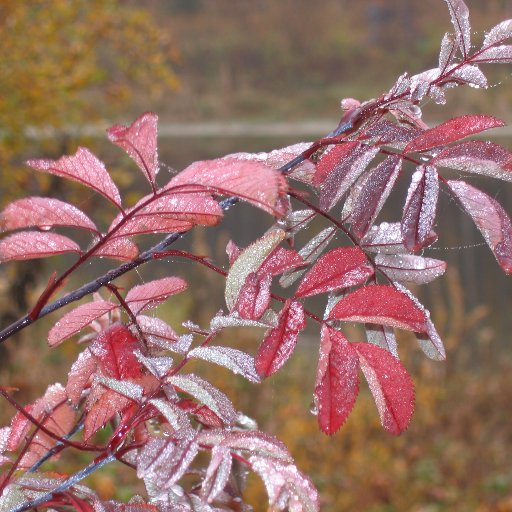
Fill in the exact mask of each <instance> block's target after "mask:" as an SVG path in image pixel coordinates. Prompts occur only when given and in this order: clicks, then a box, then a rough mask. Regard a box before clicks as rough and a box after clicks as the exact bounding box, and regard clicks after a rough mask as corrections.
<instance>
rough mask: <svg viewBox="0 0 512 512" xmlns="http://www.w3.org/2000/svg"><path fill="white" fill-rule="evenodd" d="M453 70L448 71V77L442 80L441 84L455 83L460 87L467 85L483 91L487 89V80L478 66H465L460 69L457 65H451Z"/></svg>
mask: <svg viewBox="0 0 512 512" xmlns="http://www.w3.org/2000/svg"><path fill="white" fill-rule="evenodd" d="M451 67H452V68H453V69H448V70H447V73H448V76H447V78H446V79H445V80H443V84H445V83H446V84H449V83H452V82H455V83H457V84H461V85H469V86H471V87H477V88H482V89H485V88H487V86H488V84H487V78H486V76H485V75H484V74H483V73H482V71H481V69H480V68H479V67H478V66H471V65H469V64H466V65H465V66H462V67H460V66H459V64H452V66H451Z"/></svg>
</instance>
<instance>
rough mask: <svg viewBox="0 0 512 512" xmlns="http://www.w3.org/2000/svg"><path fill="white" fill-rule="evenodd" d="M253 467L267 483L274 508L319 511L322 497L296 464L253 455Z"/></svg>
mask: <svg viewBox="0 0 512 512" xmlns="http://www.w3.org/2000/svg"><path fill="white" fill-rule="evenodd" d="M249 462H250V463H251V467H252V469H253V470H254V471H255V472H256V473H258V474H259V475H260V477H261V479H262V480H263V483H264V484H265V488H266V490H267V494H268V498H269V506H270V508H271V509H272V510H275V511H276V512H277V511H281V510H289V511H290V512H318V511H319V510H320V498H319V495H318V491H317V490H316V489H315V487H314V485H313V483H312V482H311V480H310V479H309V478H308V477H306V476H305V475H304V474H302V473H301V472H300V471H299V470H298V469H297V467H296V466H295V465H294V464H286V463H283V462H281V461H278V460H275V459H268V458H265V457H260V456H257V455H253V456H251V457H250V458H249Z"/></svg>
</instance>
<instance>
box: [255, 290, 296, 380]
mask: <svg viewBox="0 0 512 512" xmlns="http://www.w3.org/2000/svg"><path fill="white" fill-rule="evenodd" d="M305 325H306V322H305V320H304V308H303V307H302V304H301V303H300V302H291V301H290V300H288V301H286V303H285V305H284V307H283V309H282V310H281V313H280V314H279V319H278V324H277V327H274V328H273V329H269V330H268V331H267V333H266V334H265V338H264V339H263V341H262V343H261V345H260V347H259V349H258V353H257V354H256V358H255V364H256V371H257V372H258V375H259V376H260V377H268V376H270V375H272V374H273V373H275V372H277V371H278V370H279V369H280V368H281V367H282V366H283V365H284V363H286V361H287V360H288V358H289V357H290V356H291V355H292V353H293V351H294V349H295V346H296V344H297V340H298V337H299V333H300V331H301V330H302V329H303V328H304V326H305Z"/></svg>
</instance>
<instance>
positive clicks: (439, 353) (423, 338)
mask: <svg viewBox="0 0 512 512" xmlns="http://www.w3.org/2000/svg"><path fill="white" fill-rule="evenodd" d="M394 286H395V287H396V289H397V290H400V291H401V292H402V293H404V294H405V295H407V297H409V299H411V300H412V301H413V302H414V304H415V306H416V307H417V308H418V309H420V310H421V311H423V313H424V315H425V318H426V331H425V332H424V333H416V339H417V340H418V344H419V346H420V348H421V350H423V352H424V354H425V355H426V356H427V357H429V358H430V359H433V360H435V361H444V360H445V359H446V351H445V349H444V345H443V342H442V340H441V338H440V336H439V334H438V333H437V331H436V328H435V326H434V324H433V322H432V320H431V319H430V312H429V311H428V310H427V309H426V308H425V306H423V304H421V302H420V301H419V300H418V299H417V298H416V297H415V296H414V295H413V294H412V293H411V292H410V291H409V290H408V289H407V288H406V287H405V286H403V285H401V284H400V283H394Z"/></svg>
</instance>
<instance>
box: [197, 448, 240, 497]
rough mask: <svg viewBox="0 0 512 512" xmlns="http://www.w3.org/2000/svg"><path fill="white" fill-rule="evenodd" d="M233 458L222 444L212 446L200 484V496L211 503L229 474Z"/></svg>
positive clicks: (222, 487)
mask: <svg viewBox="0 0 512 512" xmlns="http://www.w3.org/2000/svg"><path fill="white" fill-rule="evenodd" d="M232 462H233V458H232V457H231V452H230V451H229V450H228V449H227V448H224V447H223V446H214V447H213V449H212V458H211V461H210V464H209V465H208V468H207V469H206V474H205V476H204V478H203V482H202V484H201V497H202V498H203V500H204V501H206V502H207V503H211V502H212V501H213V500H215V498H216V497H217V496H218V495H219V494H220V493H221V492H222V490H223V489H224V487H226V484H227V483H228V480H229V477H230V475H231V466H232Z"/></svg>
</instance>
